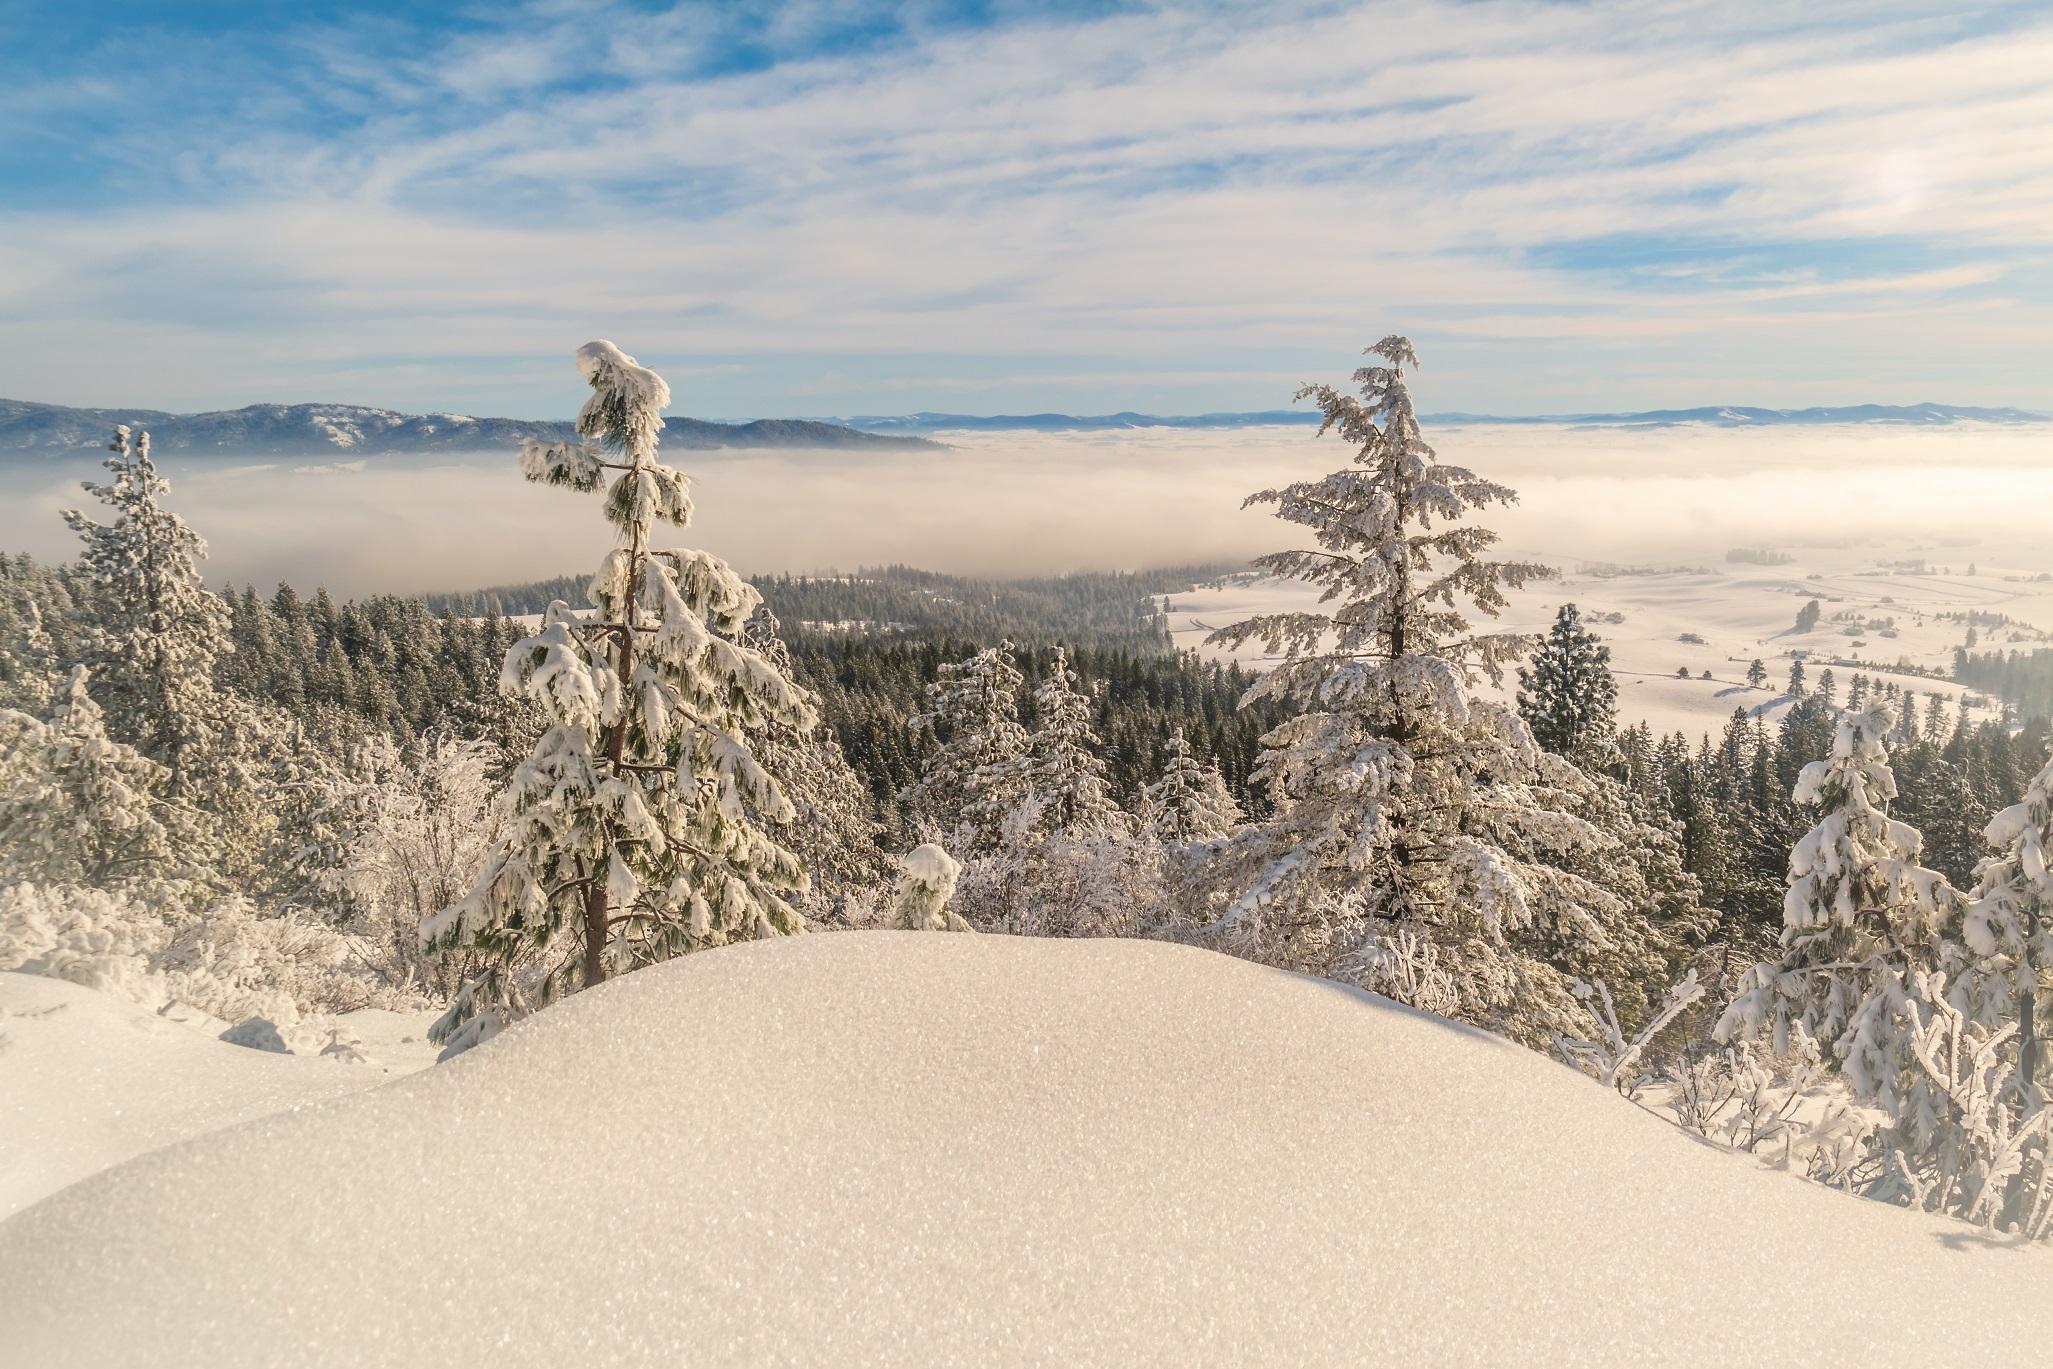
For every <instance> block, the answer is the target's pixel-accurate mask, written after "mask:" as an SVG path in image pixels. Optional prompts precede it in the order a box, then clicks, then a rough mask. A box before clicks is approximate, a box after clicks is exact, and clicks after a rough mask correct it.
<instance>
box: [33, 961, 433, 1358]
mask: <svg viewBox="0 0 2053 1369" xmlns="http://www.w3.org/2000/svg"><path fill="white" fill-rule="evenodd" d="M194 1016H195V1017H198V1016H199V1015H198V1014H194ZM334 1020H335V1022H336V1023H337V1024H338V1025H343V1026H345V1027H346V1028H347V1030H348V1031H349V1034H350V1035H352V1036H355V1037H358V1038H360V1039H361V1040H362V1041H363V1046H364V1050H365V1051H366V1052H367V1053H368V1054H369V1055H370V1057H371V1059H372V1060H373V1061H374V1062H375V1063H374V1064H372V1065H357V1064H344V1063H341V1062H338V1061H335V1060H324V1059H320V1058H318V1057H312V1056H293V1055H274V1054H272V1053H270V1052H268V1051H259V1050H251V1049H249V1048H247V1047H244V1046H231V1045H228V1044H227V1043H226V1042H223V1041H219V1040H215V1039H214V1037H213V1033H215V1032H218V1031H219V1030H220V1029H221V1028H222V1027H223V1026H224V1025H225V1024H224V1023H220V1022H213V1021H212V1020H211V1019H202V1020H201V1024H200V1025H199V1026H194V1025H189V1024H188V1023H185V1022H180V1021H174V1020H172V1019H170V1018H166V1017H160V1016H158V1015H157V1014H156V1013H154V1012H152V1011H150V1010H149V1009H147V1008H142V1007H137V1006H136V1005H135V1004H133V1003H127V1002H123V1001H122V1000H120V999H118V998H113V997H110V996H108V995H107V994H103V993H98V992H96V991H94V990H92V989H84V988H80V987H79V986H78V985H76V984H68V983H66V982H64V981H63V980H61V979H43V978H40V977H38V976H35V975H26V974H7V973H0V1217H4V1216H5V1215H7V1214H8V1213H11V1212H14V1211H17V1210H19V1209H20V1208H23V1207H26V1206H28V1205H29V1204H30V1203H33V1202H35V1201H36V1200H37V1199H39V1198H42V1197H44V1196H45V1195H47V1194H50V1193H54V1192H56V1191H57V1190H58V1189H60V1188H62V1187H64V1186H65V1185H66V1184H69V1183H73V1182H75V1181H77V1180H79V1179H82V1178H84V1177H86V1176H87V1175H89V1174H93V1173H95V1172H97V1171H99V1170H102V1169H105V1168H107V1167H108V1166H109V1165H115V1164H119V1163H121V1162H122V1161H123V1160H126V1159H129V1158H130V1157H131V1156H135V1155H140V1154H142V1153H144V1152H145V1151H151V1150H156V1149H158V1148H159V1147H161V1146H168V1145H170V1144H172V1143H173V1142H175V1141H183V1140H185V1139H186V1138H187V1137H190V1136H197V1135H199V1134H200V1133H202V1132H207V1131H213V1130H215V1129H217V1128H220V1127H225V1126H229V1125H232V1124H233V1123H236V1122H241V1121H245V1120H247V1119H249V1118H251V1117H262V1116H264V1115H265V1114H267V1113H275V1112H280V1111H283V1110H285V1109H288V1108H294V1107H302V1106H305V1105H307V1104H311V1103H324V1102H327V1101H328V1100H330V1099H333V1098H339V1097H341V1096H342V1095H344V1094H347V1093H354V1092H356V1091H357V1090H359V1089H366V1088H370V1087H372V1086H374V1085H376V1084H381V1083H383V1082H385V1081H386V1080H387V1079H389V1078H390V1077H391V1073H392V1072H396V1071H400V1070H404V1069H418V1068H420V1067H421V1066H422V1065H425V1064H427V1063H429V1062H431V1061H432V1060H433V1059H434V1051H433V1049H432V1048H431V1047H427V1046H426V1045H425V1044H422V1043H418V1038H419V1037H420V1036H421V1034H422V1033H423V1032H424V1031H425V1030H426V1027H425V1024H426V1023H427V1022H429V1021H431V1020H432V1014H428V1015H416V1016H406V1015H402V1014H399V1013H387V1012H378V1011H376V1010H368V1011H365V1012H358V1013H350V1014H348V1015H347V1016H345V1017H342V1018H337V1019H334ZM402 1035H412V1036H414V1037H415V1038H416V1042H417V1044H412V1045H409V1044H406V1043H404V1042H402V1041H401V1039H400V1038H401V1037H402ZM4 1298H5V1295H4V1294H0V1301H4ZM5 1323H6V1318H4V1317H0V1328H4V1326H5ZM11 1363H12V1362H11V1361H9V1359H8V1358H7V1346H6V1336H5V1332H4V1330H0V1365H10V1364H11Z"/></svg>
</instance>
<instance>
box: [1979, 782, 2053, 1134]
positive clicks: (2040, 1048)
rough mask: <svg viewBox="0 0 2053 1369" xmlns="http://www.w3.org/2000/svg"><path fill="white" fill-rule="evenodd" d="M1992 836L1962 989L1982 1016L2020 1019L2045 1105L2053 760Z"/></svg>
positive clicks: (2028, 1062)
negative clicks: (1969, 966)
mask: <svg viewBox="0 0 2053 1369" xmlns="http://www.w3.org/2000/svg"><path fill="white" fill-rule="evenodd" d="M1985 835H1986V836H1987V838H1988V841H1989V844H1990V845H1991V846H1993V847H1995V848H1996V854H1994V855H1992V856H1990V857H1989V858H1988V859H1986V860H1984V861H1983V862H1982V863H1981V865H1980V866H1979V867H1977V868H1976V870H1975V887H1974V891H1973V893H1972V895H1971V896H1970V901H1969V903H1968V906H1967V915H1966V917H1965V919H1964V920H1963V923H1962V928H1961V930H1962V935H1963V939H1964V940H1965V942H1966V943H1967V948H1968V950H1969V951H1970V952H1972V954H1973V956H1974V961H1975V963H1974V966H1973V970H1972V972H1971V973H1970V974H1968V975H1965V976H1962V977H1961V987H1962V988H1963V989H1965V990H1967V991H1968V992H1969V993H1970V994H1971V1003H1972V1008H1971V1015H1972V1016H1973V1017H1974V1018H1975V1019H1976V1020H1977V1021H1979V1022H1981V1023H1983V1024H1984V1025H1986V1026H1992V1027H1993V1026H1998V1025H2001V1024H2002V1023H2006V1022H2014V1023H2016V1024H2017V1047H2016V1049H2017V1054H2018V1060H2019V1079H2020V1081H2021V1084H2022V1086H2023V1088H2024V1090H2025V1091H2026V1097H2025V1098H2024V1099H2023V1100H2022V1101H2023V1103H2024V1105H2025V1106H2026V1107H2029V1108H2032V1109H2037V1108H2039V1107H2043V1106H2044V1105H2045V1101H2046V1090H2047V1083H2048V1077H2049V1074H2053V1052H2049V1051H2048V1049H2047V1045H2046V1039H2047V1035H2048V1031H2047V1028H2048V1026H2049V1021H2048V1019H2049V1017H2053V869H2049V866H2053V762H2049V763H2048V764H2047V765H2046V766H2045V768H2044V769H2042V770H2040V771H2039V773H2038V774H2037V775H2036V776H2035V777H2034V778H2033V779H2032V782H2031V784H2030V786H2029V787H2028V788H2027V789H2026V790H2025V796H2024V799H2023V801H2022V802H2020V803H2015V804H2012V805H2011V806H2010V807H2008V808H2006V809H2004V810H2003V811H2002V812H2000V813H1998V814H1997V815H1996V816H1995V818H1993V819H1992V820H1991V821H1990V823H1989V825H1988V828H1987V830H1986V833H1985Z"/></svg>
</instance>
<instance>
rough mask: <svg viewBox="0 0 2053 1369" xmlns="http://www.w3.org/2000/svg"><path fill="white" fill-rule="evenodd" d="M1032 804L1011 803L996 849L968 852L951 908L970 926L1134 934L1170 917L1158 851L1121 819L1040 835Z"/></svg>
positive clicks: (1025, 932)
mask: <svg viewBox="0 0 2053 1369" xmlns="http://www.w3.org/2000/svg"><path fill="white" fill-rule="evenodd" d="M1040 823H1041V815H1040V810H1039V807H1038V805H1037V804H1036V803H1035V802H1034V801H1032V800H1029V801H1028V802H1026V803H1024V804H1022V805H1020V807H1018V808H1017V809H1015V810H1014V811H1013V813H1012V815H1011V816H1010V817H1008V818H1007V819H1006V820H1005V823H1004V825H1003V827H1002V828H1001V831H1000V837H999V843H998V847H997V849H996V850H995V851H993V852H992V853H991V854H989V855H983V856H972V857H971V858H970V859H969V860H968V861H967V862H965V864H964V866H963V872H962V878H961V880H960V881H959V882H958V884H957V885H956V893H955V904H954V906H955V908H956V909H957V911H959V912H961V913H962V914H963V916H964V917H966V918H967V919H968V920H969V921H970V922H971V923H972V924H974V925H976V926H978V927H982V928H985V929H987V930H991V931H1003V932H1009V933H1011V934H1013V935H1015V936H1135V935H1138V934H1140V933H1142V932H1144V931H1147V930H1150V929H1152V928H1154V927H1158V926H1160V925H1162V924H1163V923H1165V922H1166V921H1167V920H1168V916H1169V911H1170V910H1169V908H1168V905H1167V895H1166V888H1165V884H1164V880H1163V873H1164V859H1165V858H1164V855H1163V852H1162V847H1161V844H1160V843H1159V842H1157V841H1156V840H1155V839H1154V838H1153V837H1151V836H1148V835H1145V834H1137V833H1135V832H1133V831H1132V830H1130V829H1129V828H1127V827H1126V826H1124V825H1123V824H1122V825H1114V826H1111V827H1106V828H1102V829H1098V830H1095V831H1085V832H1055V833H1052V834H1045V835H1044V834H1039V833H1037V831H1036V828H1037V827H1038V826H1039V824H1040Z"/></svg>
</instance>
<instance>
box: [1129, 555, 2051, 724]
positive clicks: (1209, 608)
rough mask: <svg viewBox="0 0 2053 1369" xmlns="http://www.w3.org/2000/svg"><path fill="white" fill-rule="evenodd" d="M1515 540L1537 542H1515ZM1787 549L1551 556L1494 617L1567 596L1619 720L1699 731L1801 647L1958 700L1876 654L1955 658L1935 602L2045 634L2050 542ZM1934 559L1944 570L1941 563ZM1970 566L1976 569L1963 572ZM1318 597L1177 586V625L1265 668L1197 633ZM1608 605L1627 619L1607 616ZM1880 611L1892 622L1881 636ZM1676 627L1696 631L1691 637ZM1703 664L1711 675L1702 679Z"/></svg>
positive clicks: (2012, 632) (1988, 709)
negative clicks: (1909, 567) (1706, 556)
mask: <svg viewBox="0 0 2053 1369" xmlns="http://www.w3.org/2000/svg"><path fill="white" fill-rule="evenodd" d="M1510 554H1512V555H1520V556H1536V557H1540V556H1546V553H1544V552H1529V551H1526V550H1524V549H1523V548H1513V549H1511V552H1510ZM1786 554H1790V555H1793V556H1795V557H1796V558H1797V559H1795V560H1794V561H1792V562H1791V563H1790V564H1787V565H1777V566H1761V565H1749V564H1744V563H1729V562H1725V561H1723V560H1722V559H1719V560H1715V561H1711V560H1705V561H1701V562H1697V563H1692V564H1688V565H1680V566H1674V567H1673V568H1670V569H1652V570H1635V571H1633V572H1632V573H1629V574H1623V573H1619V572H1617V571H1615V570H1612V569H1609V568H1606V567H1601V566H1599V567H1594V568H1593V567H1590V566H1588V565H1587V564H1581V563H1578V562H1576V561H1574V560H1571V559H1568V558H1563V557H1559V556H1555V557H1553V558H1552V562H1553V564H1555V565H1556V566H1557V568H1558V569H1560V570H1561V571H1562V572H1563V573H1562V575H1561V578H1559V579H1555V580H1547V581H1541V582H1538V583H1535V584H1532V585H1528V586H1527V587H1526V588H1525V589H1524V590H1523V591H1521V592H1519V593H1517V594H1515V595H1513V596H1512V604H1511V607H1510V609H1509V610H1508V611H1507V612H1506V613H1505V615H1504V617H1503V618H1502V619H1500V620H1499V622H1500V623H1501V624H1502V626H1503V627H1504V628H1506V629H1508V630H1511V631H1518V632H1534V633H1538V632H1543V631H1545V630H1546V628H1547V626H1548V625H1549V624H1550V623H1551V622H1552V621H1553V618H1554V612H1555V610H1556V609H1557V608H1558V607H1559V606H1560V605H1561V604H1563V603H1574V604H1576V605H1577V606H1579V607H1580V608H1581V609H1582V612H1583V615H1584V618H1585V619H1586V620H1588V622H1589V626H1590V627H1591V628H1592V629H1593V630H1594V631H1595V632H1596V633H1597V634H1598V636H1600V637H1601V638H1603V640H1604V641H1605V643H1606V644H1607V645H1609V646H1610V648H1611V657H1612V661H1611V663H1612V668H1613V670H1614V672H1615V673H1616V675H1617V676H1618V684H1619V714H1620V718H1621V721H1623V722H1625V723H1628V724H1629V723H1634V722H1639V721H1641V720H1645V721H1647V722H1649V723H1651V724H1652V725H1653V727H1654V730H1655V731H1656V732H1657V733H1662V734H1665V733H1668V732H1674V731H1680V732H1683V733H1684V734H1686V735H1687V736H1689V737H1690V738H1691V739H1692V740H1695V739H1696V738H1697V737H1699V736H1701V735H1702V734H1704V733H1705V732H1710V733H1713V734H1715V733H1716V732H1718V731H1719V730H1720V729H1721V728H1723V727H1724V725H1725V722H1726V720H1727V719H1728V718H1730V717H1731V716H1732V712H1733V710H1734V709H1735V708H1744V709H1746V711H1747V712H1748V713H1749V714H1765V715H1766V716H1768V717H1769V718H1770V719H1774V718H1778V717H1780V716H1781V715H1782V713H1784V712H1785V711H1787V709H1788V707H1789V705H1790V702H1791V700H1790V697H1789V696H1788V695H1787V694H1786V693H1784V690H1785V688H1786V686H1787V682H1788V679H1789V668H1790V665H1791V664H1792V663H1793V661H1794V659H1795V653H1797V652H1803V653H1805V654H1806V656H1807V658H1808V659H1807V660H1806V662H1805V670H1806V672H1807V674H1808V677H1809V679H1810V681H1811V683H1812V684H1813V685H1815V683H1816V681H1817V677H1818V675H1819V673H1820V672H1821V671H1822V670H1823V669H1825V668H1827V667H1828V666H1829V667H1830V668H1831V670H1832V672H1833V675H1834V677H1835V680H1836V683H1837V686H1838V689H1839V697H1840V698H1842V699H1844V698H1845V691H1846V688H1847V686H1848V684H1849V683H1850V682H1851V681H1852V678H1853V676H1854V675H1855V674H1856V673H1862V674H1866V675H1869V676H1871V677H1881V678H1886V679H1894V680H1896V681H1897V682H1899V683H1900V684H1902V686H1903V687H1904V688H1905V689H1909V690H1914V691H1915V692H1916V693H1917V694H1918V695H1919V696H1920V697H1926V696H1929V695H1932V694H1942V695H1944V696H1945V697H1946V698H1947V699H1949V700H1951V701H1953V704H1951V705H1949V707H1951V706H1956V705H1957V703H1958V701H1959V700H1960V698H1961V697H1962V696H1963V695H1965V694H1971V693H1973V691H1969V690H1964V689H1963V688H1962V687H1960V686H1959V685H1955V684H1952V683H1950V682H1947V681H1945V680H1935V679H1930V678H1927V677H1924V676H1920V675H1916V674H1897V673H1894V672H1891V671H1889V670H1887V669H1886V668H1883V667H1885V666H1888V665H1894V664H1895V663H1897V662H1898V661H1899V660H1907V661H1909V662H1911V663H1912V664H1914V665H1920V666H1929V667H1936V668H1938V669H1941V670H1946V671H1950V670H1951V669H1952V663H1953V650H1954V648H1955V647H1958V646H1960V645H1962V644H1963V643H1964V641H1965V640H1966V635H1967V631H1968V624H1967V623H1966V622H1964V621H1961V620H1960V619H1958V618H1951V619H1949V618H1947V617H1944V616H1943V615H1945V614H1965V613H1970V612H1980V613H1996V614H2002V615H2005V616H2007V617H2009V618H2012V619H2014V620H2017V624H2018V625H2017V626H2012V627H1993V628H1992V627H1988V626H1983V627H1980V628H1978V629H1977V634H1978V639H1979V640H1978V644H1977V646H1976V650H1979V651H1998V650H2021V651H2029V650H2032V649H2033V648H2034V647H2039V646H2045V645H2048V644H2049V642H2053V582H2048V581H2042V580H2034V579H2032V578H2031V577H2033V576H2036V575H2038V574H2040V573H2041V572H2044V571H2048V570H2053V548H2049V547H2047V546H2044V545H2033V546H2009V547H2003V546H1977V547H1972V548H1959V547H1953V548H1946V549H1943V550H1941V549H1931V550H1927V551H1924V552H1921V553H1920V554H1919V556H1918V557H1915V558H1905V557H1904V556H1903V554H1902V553H1900V552H1893V551H1892V552H1884V551H1883V550H1882V549H1880V548H1878V547H1876V546H1873V545H1863V546H1860V547H1853V548H1834V549H1817V548H1792V549H1790V550H1789V552H1788V553H1786ZM1942 556H1944V558H1945V559H1943V560H1942V559H1941V557H1942ZM1901 559H1928V560H1929V563H1930V568H1931V572H1932V573H1924V574H1917V573H1906V572H1903V571H1896V570H1884V569H1883V568H1882V567H1883V566H1884V564H1885V562H1887V561H1889V560H1901ZM1942 566H1943V567H1945V569H1946V570H1947V572H1948V573H1946V574H1939V573H1937V570H1938V568H1940V567H1942ZM1970 566H1972V567H1973V569H1974V571H1975V573H1974V574H1973V575H1969V574H1968V573H1967V571H1968V569H1969V567H1970ZM1813 598H1816V599H1818V600H1820V601H1821V610H1820V621H1819V623H1818V625H1817V627H1815V628H1813V629H1812V630H1810V631H1808V632H1801V633H1800V632H1797V631H1795V630H1794V629H1795V623H1796V616H1797V610H1798V609H1800V608H1801V607H1802V606H1803V605H1804V603H1805V602H1806V601H1807V600H1810V599H1813ZM1317 606H1318V605H1317V592H1316V591H1315V590H1313V589H1311V588H1309V587H1307V586H1305V585H1302V584H1299V583H1296V582H1293V581H1281V580H1275V579H1269V578H1262V579H1256V578H1248V579H1244V580H1235V581H1229V582H1228V583H1226V584H1223V585H1219V586H1212V587H1201V588H1195V589H1192V590H1190V591H1187V592H1185V593H1181V594H1177V595H1173V596H1171V599H1170V615H1169V616H1170V630H1171V635H1172V636H1173V637H1174V638H1175V640H1176V644H1177V645H1178V646H1179V647H1187V648H1196V649H1197V650H1199V651H1201V652H1203V653H1204V654H1206V655H1208V656H1212V657H1220V658H1223V657H1224V656H1226V655H1229V654H1231V655H1233V656H1234V657H1236V658H1237V659H1239V660H1242V661H1244V662H1246V663H1248V664H1251V665H1256V666H1259V665H1260V664H1261V662H1262V659H1263V657H1262V651H1261V647H1260V645H1259V644H1258V643H1252V642H1251V643H1248V644H1247V645H1245V646H1244V647H1242V648H1241V649H1240V650H1238V651H1236V652H1232V653H1227V652H1225V651H1224V650H1223V649H1222V648H1217V647H1211V646H1207V645H1205V638H1206V637H1207V636H1208V635H1209V634H1210V632H1211V630H1212V629H1214V628H1218V627H1224V626H1226V625H1227V624H1230V623H1233V622H1236V621H1238V620H1240V619H1242V618H1246V617H1250V616H1253V615H1255V614H1260V613H1274V612H1291V611H1304V610H1310V609H1314V608H1316V607H1317ZM1611 614H1617V615H1619V617H1620V619H1621V621H1618V622H1615V623H1614V622H1610V621H1606V619H1607V617H1608V615H1611ZM1884 623H1888V624H1890V626H1889V627H1888V629H1887V631H1888V632H1891V633H1893V634H1894V635H1893V636H1890V635H1884V633H1883V631H1882V630H1881V625H1882V624H1884ZM1849 628H1858V629H1859V631H1858V632H1851V633H1850V632H1849V631H1848V630H1847V629H1849ZM1871 628H1873V629H1875V630H1870V629H1871ZM1685 635H1693V636H1695V637H1699V638H1701V639H1702V641H1701V642H1688V641H1684V640H1683V638H1684V637H1685ZM1756 658H1759V659H1760V660H1762V661H1763V662H1764V663H1765V664H1766V666H1767V671H1768V680H1769V686H1768V687H1767V688H1765V689H1754V688H1750V687H1749V686H1748V685H1747V683H1746V673H1747V665H1748V663H1749V662H1751V661H1753V660H1755V659H1756ZM1876 663H1880V664H1879V665H1878V664H1876ZM1683 666H1687V667H1688V668H1689V673H1690V678H1689V679H1687V680H1684V679H1678V678H1677V677H1676V671H1677V669H1678V668H1680V667H1683ZM1706 670H1708V671H1710V672H1711V678H1710V679H1708V680H1706V679H1703V678H1701V676H1702V675H1703V672H1705V671H1706ZM1515 688H1516V682H1515V681H1513V682H1509V689H1515ZM1507 692H1509V691H1507ZM1991 703H1992V701H1984V706H1979V707H1976V708H1975V709H1973V716H1976V717H1992V716H1994V709H1993V706H1989V705H1990V704H1991Z"/></svg>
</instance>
